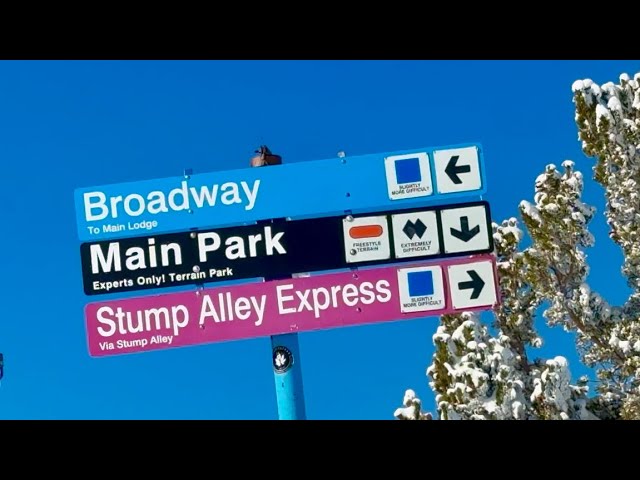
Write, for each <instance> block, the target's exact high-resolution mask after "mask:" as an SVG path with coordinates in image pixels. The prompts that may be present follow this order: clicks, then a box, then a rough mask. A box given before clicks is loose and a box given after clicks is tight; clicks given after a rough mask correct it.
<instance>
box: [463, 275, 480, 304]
mask: <svg viewBox="0 0 640 480" xmlns="http://www.w3.org/2000/svg"><path fill="white" fill-rule="evenodd" d="M467 275H469V277H470V278H471V280H469V281H467V282H460V283H458V288H459V289H460V290H469V289H471V288H472V289H473V291H472V292H471V300H475V299H476V298H478V297H479V296H480V292H482V289H483V288H484V281H483V280H482V279H481V278H480V275H478V274H477V273H476V271H475V270H467Z"/></svg>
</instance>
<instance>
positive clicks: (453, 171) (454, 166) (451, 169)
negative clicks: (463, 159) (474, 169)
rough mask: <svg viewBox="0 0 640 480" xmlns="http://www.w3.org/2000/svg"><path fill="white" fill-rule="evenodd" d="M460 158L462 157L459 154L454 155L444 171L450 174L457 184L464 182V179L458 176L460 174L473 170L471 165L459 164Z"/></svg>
mask: <svg viewBox="0 0 640 480" xmlns="http://www.w3.org/2000/svg"><path fill="white" fill-rule="evenodd" d="M458 158H460V157H459V156H458V155H453V156H452V157H451V158H450V159H449V162H448V163H447V166H446V168H445V169H444V173H446V174H447V175H449V178H450V179H451V181H452V182H453V183H455V184H456V185H460V184H461V183H462V180H461V179H460V177H459V176H458V175H459V174H461V173H469V172H470V171H471V167H470V166H469V165H460V166H458Z"/></svg>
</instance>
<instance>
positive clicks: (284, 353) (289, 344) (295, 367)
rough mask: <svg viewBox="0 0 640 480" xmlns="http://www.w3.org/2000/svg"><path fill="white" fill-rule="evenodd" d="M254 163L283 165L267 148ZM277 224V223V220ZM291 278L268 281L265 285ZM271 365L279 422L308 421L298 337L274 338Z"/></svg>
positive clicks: (254, 159)
mask: <svg viewBox="0 0 640 480" xmlns="http://www.w3.org/2000/svg"><path fill="white" fill-rule="evenodd" d="M256 153H258V154H259V155H256V156H255V157H253V158H252V159H251V166H252V167H268V166H270V165H278V164H280V163H282V159H281V157H280V156H278V155H273V154H272V153H271V152H270V151H269V149H268V148H267V147H266V146H261V147H260V150H258V151H257V152H256ZM276 221H277V220H276ZM282 278H288V277H265V281H269V280H280V279H282ZM271 361H272V366H273V374H274V380H275V387H276V401H277V404H278V418H279V419H280V420H306V411H305V406H304V389H303V386H302V364H301V361H300V346H299V345H298V334H297V333H287V334H283V335H272V336H271Z"/></svg>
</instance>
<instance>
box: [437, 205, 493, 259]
mask: <svg viewBox="0 0 640 480" xmlns="http://www.w3.org/2000/svg"><path fill="white" fill-rule="evenodd" d="M440 216H441V219H442V236H443V241H444V251H445V253H457V252H469V251H475V250H484V249H488V248H489V245H490V243H489V241H490V235H491V232H489V229H488V226H487V223H488V221H489V220H488V215H487V209H486V208H485V206H484V205H475V206H472V207H462V208H451V209H447V210H442V211H441V212H440Z"/></svg>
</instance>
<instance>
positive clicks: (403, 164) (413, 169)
mask: <svg viewBox="0 0 640 480" xmlns="http://www.w3.org/2000/svg"><path fill="white" fill-rule="evenodd" d="M395 166H396V180H397V181H398V183H416V182H420V181H422V175H421V174H420V160H419V159H418V158H417V157H416V158H405V159H404V160H397V161H396V165H395Z"/></svg>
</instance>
